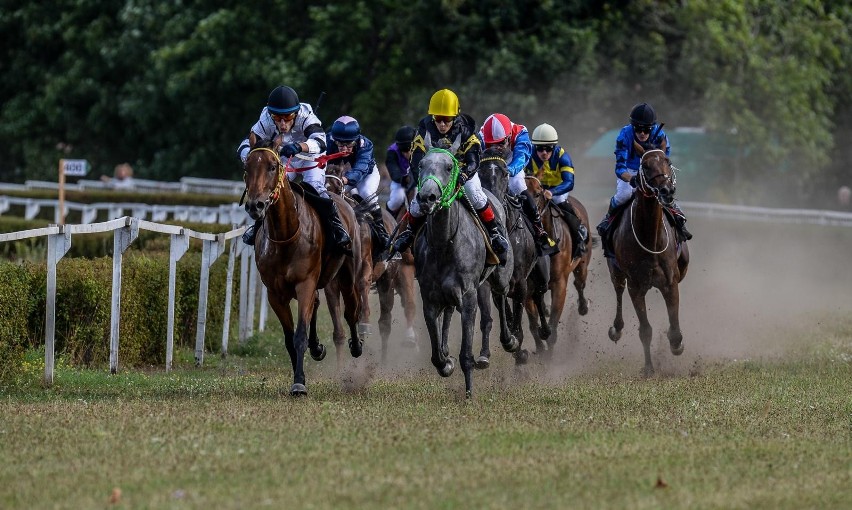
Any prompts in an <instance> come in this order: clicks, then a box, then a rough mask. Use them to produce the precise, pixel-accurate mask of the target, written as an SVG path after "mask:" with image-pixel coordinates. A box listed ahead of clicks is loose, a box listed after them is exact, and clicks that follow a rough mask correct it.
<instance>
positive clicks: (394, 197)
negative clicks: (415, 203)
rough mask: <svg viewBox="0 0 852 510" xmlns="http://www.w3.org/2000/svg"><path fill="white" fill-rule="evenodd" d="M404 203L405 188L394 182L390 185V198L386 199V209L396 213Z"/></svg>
mask: <svg viewBox="0 0 852 510" xmlns="http://www.w3.org/2000/svg"><path fill="white" fill-rule="evenodd" d="M404 203H405V187H404V186H403V185H402V184H400V183H398V182H395V181H391V183H390V196H389V197H388V209H389V210H391V211H398V210H399V208H400V207H402V204H404Z"/></svg>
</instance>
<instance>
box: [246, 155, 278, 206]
mask: <svg viewBox="0 0 852 510" xmlns="http://www.w3.org/2000/svg"><path fill="white" fill-rule="evenodd" d="M257 151H266V152H269V153H270V154H272V155H273V156H274V157H275V162H276V164H277V165H276V167H275V171H276V172H277V173H278V183H277V184H276V185H275V187H274V188H272V191H270V192H269V195H267V197H266V200H264V201H263V204H264V208H263V211H264V214H266V211H268V210H269V208H270V207H272V206H273V205H274V204H275V202H277V201H278V198H279V197H280V196H281V187H282V186H284V174H285V173H286V172H282V171H281V169H282V168H283V167H284V164H283V163H281V156H279V155H278V153H277V152H275V151H274V150H272V149H270V148H268V147H258V148H256V149H252V150H251V151H250V152H249V156H251V154H252V152H257ZM246 176H247V172H243V182H246Z"/></svg>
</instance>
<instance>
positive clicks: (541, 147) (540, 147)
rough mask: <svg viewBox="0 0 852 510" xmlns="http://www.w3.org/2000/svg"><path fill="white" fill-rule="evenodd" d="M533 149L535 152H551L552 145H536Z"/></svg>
mask: <svg viewBox="0 0 852 510" xmlns="http://www.w3.org/2000/svg"><path fill="white" fill-rule="evenodd" d="M535 151H536V152H553V146H552V145H536V147H535Z"/></svg>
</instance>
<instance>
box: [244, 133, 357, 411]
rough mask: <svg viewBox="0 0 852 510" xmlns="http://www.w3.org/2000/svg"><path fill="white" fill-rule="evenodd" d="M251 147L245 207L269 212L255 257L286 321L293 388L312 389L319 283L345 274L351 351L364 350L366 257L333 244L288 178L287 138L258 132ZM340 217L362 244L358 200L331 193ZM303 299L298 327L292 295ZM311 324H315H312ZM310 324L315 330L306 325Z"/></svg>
mask: <svg viewBox="0 0 852 510" xmlns="http://www.w3.org/2000/svg"><path fill="white" fill-rule="evenodd" d="M249 141H250V144H251V152H249V155H248V158H247V159H246V167H245V176H244V178H245V182H246V206H245V207H246V211H247V212H248V214H249V216H251V218H252V219H254V220H260V219H262V220H263V223H262V226H261V227H260V228H259V229H258V232H257V238H256V241H255V246H254V249H255V262H256V263H257V269H258V271H259V272H260V278H261V280H263V284H264V285H266V288H267V290H268V295H269V304H270V306H271V307H272V310H273V311H274V312H275V315H277V316H278V320H279V321H280V322H281V327H282V328H283V329H284V343H285V346H286V347H287V352H288V354H289V355H290V362H291V364H292V365H293V385H292V386H291V388H290V394H291V395H305V394H307V391H308V390H307V386H306V385H305V369H304V359H305V348H306V347H307V348H309V349H310V352H311V357H312V358H314V359H315V360H317V361H320V360H322V359H323V358H325V354H326V351H325V347H324V346H323V345H322V344H321V343H319V341H318V340H317V338H316V311H317V308H318V306H319V299H318V297H317V289H321V288H323V287H324V286H325V285H327V284H328V282H329V281H331V280H332V279H335V281H337V282H339V285H340V290H341V292H342V293H343V302H344V306H345V312H344V316H345V317H346V322H347V323H348V324H349V334H350V339H349V351H350V353H351V354H352V356H353V357H356V358H357V357H358V356H360V355H361V353H362V344H363V342H362V341H361V340H360V338H358V333H357V331H356V324H357V321H358V315H359V314H360V308H361V297H360V293H359V291H358V288H357V287H356V285H357V275H358V274H359V272H360V270H361V264H360V258H358V257H347V256H345V255H343V254H341V253H339V252H338V251H337V250H334V249H332V248H331V247H330V246H328V245H327V242H326V236H325V235H324V233H323V229H322V224H323V221H322V219H321V218H320V216H319V214H318V213H317V211H316V210H315V209H314V207H311V206H309V205H308V203H307V202H306V198H305V192H304V191H301V189H298V190H297V189H296V187H295V186H293V185H291V184H290V180H289V179H288V178H287V168H285V166H284V164H282V162H281V158H280V157H279V156H278V151H279V149H280V147H281V138H280V137H277V138H276V139H275V140H273V141H268V140H266V141H260V140H258V139H257V137H256V136H255V135H254V133H252V135H251V136H250V140H249ZM333 198H334V201H335V202H336V203H337V207H338V209H339V210H340V219H341V221H343V224H344V225H345V226H346V228H347V230H348V231H349V235H350V237H351V238H352V250H353V252H354V253H358V252H359V251H360V249H361V238H360V236H359V229H358V223H357V221H356V220H355V213H354V212H353V211H352V208H351V207H349V205H348V204H346V202H345V201H344V200H343V199H342V198H341V197H333ZM293 299H295V300H296V301H297V309H298V315H297V319H298V322H297V324H296V326H295V327H294V323H293V314H292V312H291V310H290V301H291V300H293ZM309 325H310V326H309ZM309 327H310V331H308V328H309Z"/></svg>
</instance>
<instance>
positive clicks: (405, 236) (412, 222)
mask: <svg viewBox="0 0 852 510" xmlns="http://www.w3.org/2000/svg"><path fill="white" fill-rule="evenodd" d="M405 218H408V223H407V224H406V226H405V230H403V231H402V232H400V233H399V235H397V236H396V240H395V241H394V242H393V246H391V250H390V252H391V253H390V254H391V255H392V254H394V253H402V252H404V251H405V250H407V249H409V248H411V245H412V244H414V238H415V237H416V236H417V231H418V230H420V227H422V226H423V224H424V223H426V216H414V215H413V214H411V212H407V213H405V216H403V217H402V220H400V222H401V221H404V220H405Z"/></svg>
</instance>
